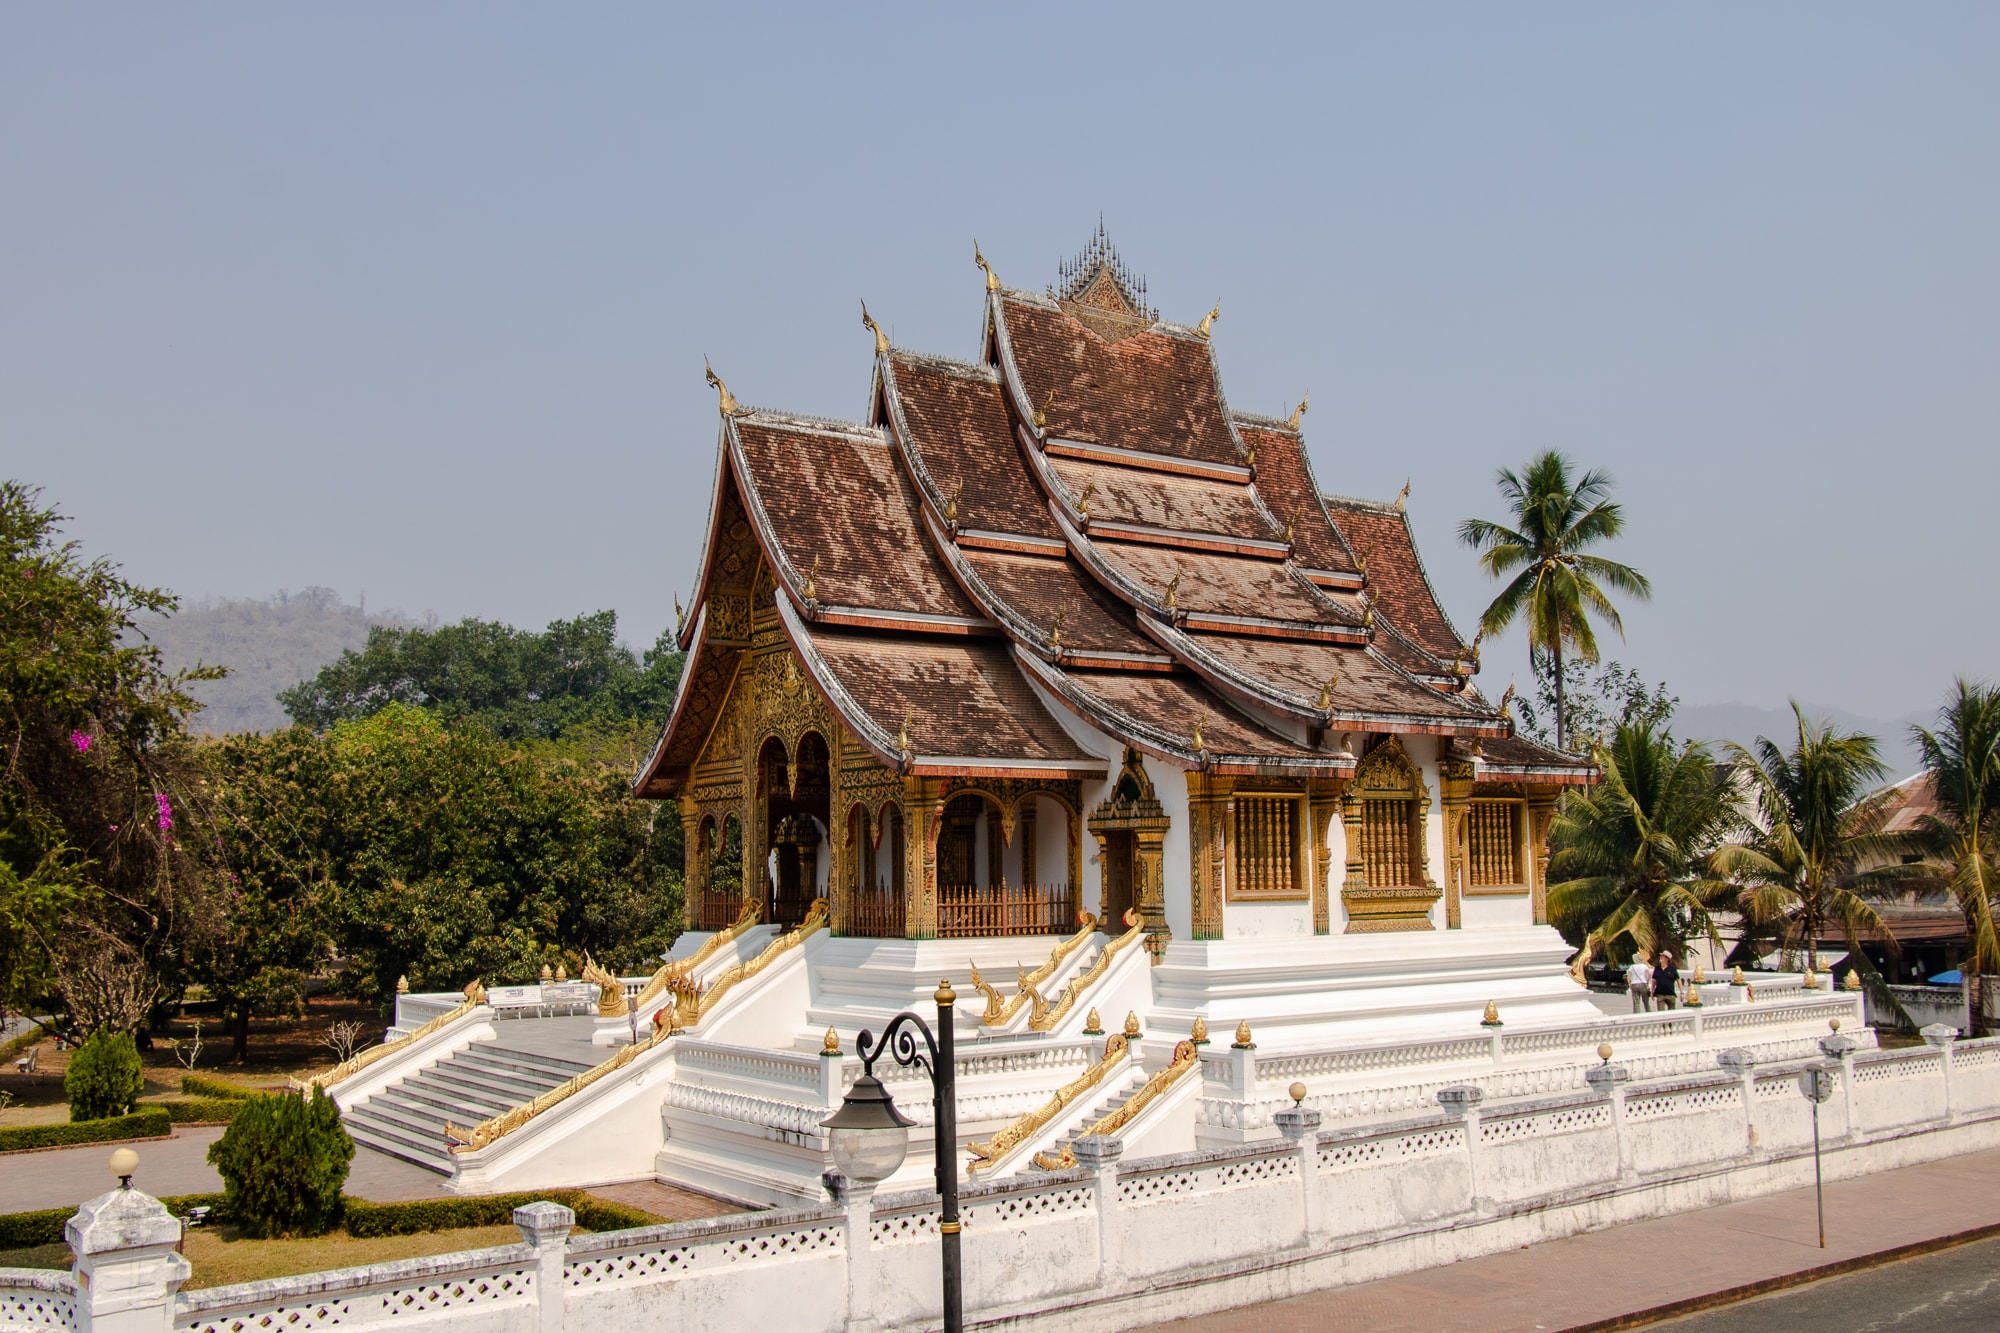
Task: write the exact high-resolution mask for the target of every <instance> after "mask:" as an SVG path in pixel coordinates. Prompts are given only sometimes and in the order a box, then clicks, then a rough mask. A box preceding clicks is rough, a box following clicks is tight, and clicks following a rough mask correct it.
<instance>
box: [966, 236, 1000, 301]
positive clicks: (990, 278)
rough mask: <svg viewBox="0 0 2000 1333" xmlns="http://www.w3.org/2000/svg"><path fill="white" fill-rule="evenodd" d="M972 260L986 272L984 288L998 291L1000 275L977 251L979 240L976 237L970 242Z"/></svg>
mask: <svg viewBox="0 0 2000 1333" xmlns="http://www.w3.org/2000/svg"><path fill="white" fill-rule="evenodd" d="M972 262H973V263H975V264H977V265H979V267H980V270H981V271H982V272H984V273H985V274H986V290H987V291H989V292H997V291H999V290H1000V275H999V274H998V273H995V272H994V271H993V266H992V265H991V264H989V263H987V262H986V256H985V255H982V254H980V253H979V242H978V240H977V239H974V241H973V242H972Z"/></svg>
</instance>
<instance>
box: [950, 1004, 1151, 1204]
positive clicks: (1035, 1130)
mask: <svg viewBox="0 0 2000 1333" xmlns="http://www.w3.org/2000/svg"><path fill="white" fill-rule="evenodd" d="M1127 1045H1128V1043H1127V1042H1126V1040H1125V1038H1124V1036H1122V1035H1121V1034H1119V1033H1115V1032H1114V1033H1112V1034H1111V1035H1110V1036H1109V1037H1106V1038H1105V1039H1104V1055H1103V1056H1102V1057H1101V1058H1100V1059H1099V1060H1098V1062H1097V1063H1096V1064H1094V1065H1092V1066H1091V1067H1090V1068H1088V1069H1086V1070H1084V1071H1083V1072H1082V1073H1081V1074H1079V1075H1077V1076H1076V1077H1075V1078H1073V1079H1071V1080H1070V1081H1069V1082H1067V1083H1065V1084H1063V1085H1062V1087H1060V1088H1058V1089H1056V1094H1055V1096H1053V1097H1051V1098H1049V1100H1048V1101H1047V1102H1045V1103H1043V1104H1042V1105H1041V1106H1038V1107H1036V1108H1035V1109H1034V1110H1032V1111H1030V1112H1028V1113H1027V1114H1026V1115H1024V1116H1022V1117H1021V1118H1020V1119H1019V1120H1016V1121H1014V1123H1012V1124H1010V1125H1008V1126H1007V1127H1006V1128H1004V1129H1002V1130H1001V1131H1000V1132H999V1133H998V1134H995V1135H994V1136H993V1137H992V1138H990V1139H988V1140H987V1141H986V1142H984V1143H968V1144H966V1145H965V1150H966V1151H967V1152H969V1153H971V1154H972V1158H973V1160H972V1162H971V1164H970V1165H968V1166H967V1167H966V1168H965V1172H966V1174H967V1175H971V1174H973V1173H974V1172H978V1171H984V1170H986V1169H987V1168H988V1167H991V1166H992V1165H993V1164H994V1163H996V1162H998V1161H999V1160H1000V1159H1001V1158H1003V1157H1005V1156H1006V1155H1007V1154H1008V1153H1010V1152H1012V1151H1013V1150H1014V1149H1016V1148H1018V1147H1020V1146H1021V1145H1022V1144H1023V1143H1025V1142H1027V1141H1028V1140H1029V1139H1031V1138H1033V1137H1034V1136H1035V1135H1037V1134H1039V1133H1041V1132H1042V1131H1043V1130H1044V1129H1046V1128H1048V1126H1049V1124H1050V1122H1051V1121H1053V1120H1054V1119H1055V1118H1056V1117H1057V1116H1059V1115H1061V1114H1062V1113H1063V1111H1064V1109H1065V1108H1067V1107H1070V1106H1074V1105H1075V1104H1076V1103H1077V1101H1078V1099H1080V1098H1081V1097H1083V1096H1084V1095H1085V1094H1086V1093H1088V1092H1091V1091H1092V1090H1094V1089H1095V1088H1097V1087H1098V1085H1099V1084H1101V1083H1103V1082H1104V1080H1105V1079H1106V1078H1107V1077H1109V1076H1110V1074H1111V1071H1112V1070H1114V1069H1117V1068H1119V1067H1120V1066H1122V1065H1123V1064H1124V1063H1125V1057H1126V1050H1127Z"/></svg>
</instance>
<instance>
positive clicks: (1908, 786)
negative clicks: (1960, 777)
mask: <svg viewBox="0 0 2000 1333" xmlns="http://www.w3.org/2000/svg"><path fill="white" fill-rule="evenodd" d="M1889 791H1890V792H1891V793H1892V794H1891V795H1890V796H1889V797H1888V799H1887V800H1886V801H1885V802H1884V803H1883V807H1882V829H1881V831H1882V832H1884V833H1914V832H1916V830H1917V829H1919V828H1921V827H1922V826H1923V821H1924V817H1925V816H1926V815H1929V816H1933V817H1935V816H1936V814H1937V793H1936V791H1935V790H1934V789H1933V788H1932V786H1931V775H1930V774H1928V773H1919V774H1917V775H1916V776H1915V777H1913V778H1905V779H1903V780H1902V781H1901V782H1899V783H1897V784H1896V785H1895V786H1893V787H1891V788H1889Z"/></svg>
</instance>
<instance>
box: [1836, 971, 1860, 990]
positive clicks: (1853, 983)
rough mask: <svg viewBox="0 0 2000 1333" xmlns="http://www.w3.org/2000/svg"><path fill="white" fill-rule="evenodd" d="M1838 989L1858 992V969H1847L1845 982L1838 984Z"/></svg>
mask: <svg viewBox="0 0 2000 1333" xmlns="http://www.w3.org/2000/svg"><path fill="white" fill-rule="evenodd" d="M1840 988H1841V989H1842V990H1860V989H1861V970H1860V969H1859V968H1852V967H1850V968H1849V969H1847V980H1845V981H1843V982H1841V983H1840Z"/></svg>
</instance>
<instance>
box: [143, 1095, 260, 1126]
mask: <svg viewBox="0 0 2000 1333" xmlns="http://www.w3.org/2000/svg"><path fill="white" fill-rule="evenodd" d="M151 1104H152V1105H155V1106H163V1107H165V1108H166V1110H167V1116H168V1118H170V1119H171V1120H172V1121H173V1122H174V1123H175V1124H176V1125H226V1124H228V1123H229V1122H230V1121H231V1120H233V1119H235V1117H236V1113H237V1112H238V1111H240V1110H242V1109H243V1108H244V1107H245V1106H248V1105H249V1104H250V1103H249V1101H248V1099H246V1098H243V1097H197V1098H195V1099H194V1100H193V1101H186V1102H154V1103H151Z"/></svg>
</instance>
